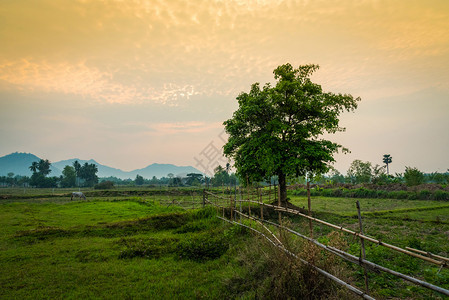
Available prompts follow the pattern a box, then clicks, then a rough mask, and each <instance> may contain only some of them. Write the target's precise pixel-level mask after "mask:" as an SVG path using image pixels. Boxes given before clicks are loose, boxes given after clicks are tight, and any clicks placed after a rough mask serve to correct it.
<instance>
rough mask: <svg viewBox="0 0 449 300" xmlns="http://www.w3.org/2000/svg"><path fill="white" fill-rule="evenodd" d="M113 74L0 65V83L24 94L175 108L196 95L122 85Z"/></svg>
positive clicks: (190, 90) (189, 90)
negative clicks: (57, 94) (39, 93)
mask: <svg viewBox="0 0 449 300" xmlns="http://www.w3.org/2000/svg"><path fill="white" fill-rule="evenodd" d="M113 77H114V74H111V73H107V72H101V71H99V70H98V69H96V68H89V67H87V66H86V64H85V63H83V62H80V63H78V64H76V65H71V64H69V63H56V64H51V63H48V62H45V61H44V62H40V63H36V62H33V61H28V60H26V59H22V60H20V61H14V62H3V63H2V64H0V80H3V81H4V82H7V83H8V84H9V86H10V88H18V89H20V90H22V91H26V92H32V93H35V92H47V93H48V92H56V93H64V94H75V95H80V96H83V97H87V98H89V99H94V100H96V101H100V102H107V103H119V104H129V103H139V102H142V101H154V102H157V103H162V104H169V105H176V103H177V101H178V100H180V99H189V98H190V97H191V96H192V95H196V94H198V92H195V90H194V87H193V86H191V85H185V86H179V85H176V84H170V83H167V84H164V86H163V87H162V88H160V89H155V88H144V87H140V86H135V85H123V84H120V83H115V82H114V81H113Z"/></svg>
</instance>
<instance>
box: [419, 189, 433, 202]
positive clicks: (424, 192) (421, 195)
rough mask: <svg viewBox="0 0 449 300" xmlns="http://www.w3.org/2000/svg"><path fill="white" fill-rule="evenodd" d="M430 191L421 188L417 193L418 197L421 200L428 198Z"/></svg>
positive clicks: (430, 194)
mask: <svg viewBox="0 0 449 300" xmlns="http://www.w3.org/2000/svg"><path fill="white" fill-rule="evenodd" d="M431 196H432V193H431V192H430V191H429V190H421V191H419V193H418V198H419V199H421V200H429V199H430V197H431Z"/></svg>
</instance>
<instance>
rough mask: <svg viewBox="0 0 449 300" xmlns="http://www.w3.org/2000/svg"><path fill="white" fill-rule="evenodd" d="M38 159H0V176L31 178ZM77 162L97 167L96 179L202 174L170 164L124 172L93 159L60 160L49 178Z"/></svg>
mask: <svg viewBox="0 0 449 300" xmlns="http://www.w3.org/2000/svg"><path fill="white" fill-rule="evenodd" d="M39 160H40V158H39V157H37V156H36V155H34V154H31V153H18V152H16V153H11V154H9V155H6V156H3V157H0V176H7V174H8V173H9V172H13V173H14V175H22V176H31V174H32V172H31V171H30V169H29V167H30V166H31V164H32V163H33V162H34V161H39ZM76 160H77V161H78V162H79V163H80V164H81V165H83V164H85V163H86V162H87V163H88V164H95V165H97V167H98V173H97V175H98V177H110V176H114V177H117V178H121V179H128V178H131V179H134V178H136V175H137V174H138V175H140V176H142V177H144V178H148V179H151V178H153V176H156V177H157V178H161V177H167V174H169V173H172V174H173V175H175V176H181V177H183V176H185V175H186V174H188V173H202V172H200V171H199V170H197V169H195V168H194V167H191V166H175V165H172V164H157V163H154V164H151V165H149V166H147V167H145V168H142V169H137V170H134V171H130V172H126V171H123V170H120V169H116V168H112V167H109V166H105V165H102V164H99V163H98V162H96V161H95V160H93V159H90V160H82V159H78V158H72V159H66V160H61V161H58V162H52V163H51V170H52V171H51V173H50V176H60V175H62V170H63V169H64V167H65V166H67V165H69V166H73V163H74V162H75V161H76Z"/></svg>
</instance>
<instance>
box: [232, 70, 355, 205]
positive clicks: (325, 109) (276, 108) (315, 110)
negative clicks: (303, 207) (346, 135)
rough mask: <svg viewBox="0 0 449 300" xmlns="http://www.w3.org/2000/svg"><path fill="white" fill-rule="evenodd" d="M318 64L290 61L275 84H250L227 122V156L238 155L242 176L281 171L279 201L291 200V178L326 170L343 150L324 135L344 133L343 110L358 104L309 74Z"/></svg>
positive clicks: (260, 177)
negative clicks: (296, 65)
mask: <svg viewBox="0 0 449 300" xmlns="http://www.w3.org/2000/svg"><path fill="white" fill-rule="evenodd" d="M318 68H319V67H318V66H317V65H305V66H300V67H299V68H297V69H294V68H293V67H292V66H291V65H290V64H285V65H282V66H279V67H277V68H276V69H275V70H274V72H273V73H274V78H275V79H276V80H277V81H276V85H275V86H274V87H272V86H271V85H270V84H269V83H267V84H265V86H264V87H263V88H260V85H259V83H255V84H253V85H252V86H251V90H250V91H249V93H245V92H243V93H241V94H240V95H239V96H238V97H237V100H238V103H239V108H238V110H237V111H235V112H234V114H233V116H232V118H231V119H229V120H227V121H225V122H224V123H223V124H224V125H225V130H226V132H227V133H228V134H229V138H228V141H227V143H226V144H225V145H224V154H225V155H226V156H227V157H231V158H233V159H234V162H235V167H236V169H237V174H238V175H239V176H240V177H241V178H248V179H250V180H251V181H261V180H264V179H265V180H270V178H271V177H272V176H273V175H277V177H278V180H279V186H280V200H281V203H282V204H286V202H287V185H286V182H287V176H304V175H308V177H309V178H311V177H312V175H313V174H318V173H326V171H327V169H328V165H329V163H331V162H333V161H334V158H333V154H335V153H336V152H338V151H339V150H340V149H342V150H343V151H344V152H345V151H346V149H344V148H343V147H342V146H341V145H339V144H336V143H334V142H331V141H328V140H325V139H322V138H321V137H322V135H323V134H325V133H336V132H339V131H344V128H342V127H340V126H339V119H338V117H339V115H340V113H342V112H343V111H345V110H346V111H352V110H354V109H355V108H357V101H359V100H360V98H356V99H354V98H353V97H352V96H351V95H348V94H345V95H342V94H333V93H325V92H323V91H322V88H321V86H320V85H318V84H315V83H313V82H312V81H311V80H310V76H311V75H312V74H313V73H314V72H315V71H316V70H317V69H318Z"/></svg>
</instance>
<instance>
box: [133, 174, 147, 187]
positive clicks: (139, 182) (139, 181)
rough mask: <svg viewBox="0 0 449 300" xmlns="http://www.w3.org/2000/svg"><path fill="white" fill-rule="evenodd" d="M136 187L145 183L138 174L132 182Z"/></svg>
mask: <svg viewBox="0 0 449 300" xmlns="http://www.w3.org/2000/svg"><path fill="white" fill-rule="evenodd" d="M134 182H135V184H136V185H142V184H144V183H145V179H143V177H142V176H140V175H139V174H137V175H136V179H135V180H134Z"/></svg>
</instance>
